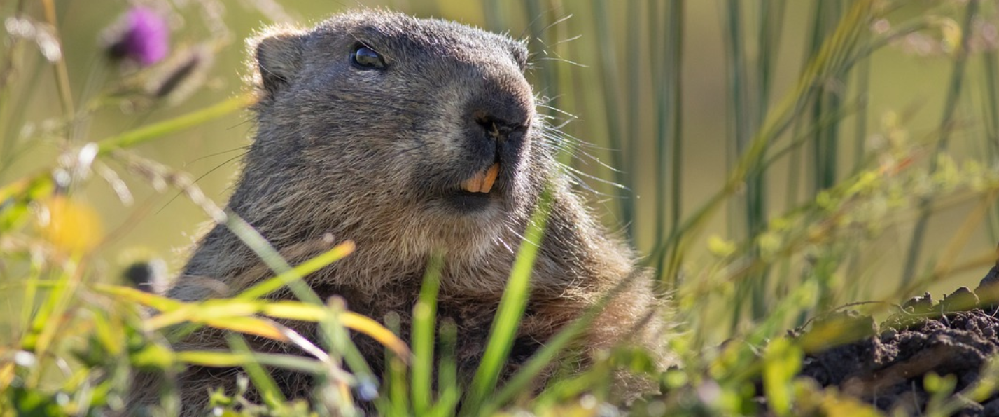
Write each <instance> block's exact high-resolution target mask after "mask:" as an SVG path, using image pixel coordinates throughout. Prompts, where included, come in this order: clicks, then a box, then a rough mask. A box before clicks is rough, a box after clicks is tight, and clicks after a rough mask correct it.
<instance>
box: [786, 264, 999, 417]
mask: <svg viewBox="0 0 999 417" xmlns="http://www.w3.org/2000/svg"><path fill="white" fill-rule="evenodd" d="M995 272H996V271H995V268H994V269H993V271H991V272H990V273H989V275H988V276H986V278H985V279H983V280H982V283H981V284H980V285H979V288H978V289H976V290H975V291H974V292H973V291H971V290H970V289H968V288H965V287H962V288H959V289H957V290H956V291H954V292H953V293H951V294H949V295H947V296H945V297H944V298H943V300H941V301H940V302H937V303H934V302H933V300H932V298H931V297H930V296H929V294H924V295H922V296H917V297H913V298H912V299H910V300H909V301H907V302H906V303H904V304H903V305H902V306H901V308H900V309H899V310H900V311H898V312H897V313H895V314H893V315H892V316H890V317H889V318H887V319H886V320H884V321H883V322H882V323H880V324H875V325H873V328H874V330H875V331H874V332H871V333H868V334H862V335H860V336H859V337H860V339H859V340H858V339H856V337H855V338H854V341H852V342H849V343H845V344H838V345H836V346H832V347H828V348H823V349H821V350H818V351H816V352H814V353H810V354H808V355H806V358H805V361H804V363H803V367H802V371H801V375H802V376H807V377H810V378H812V379H814V380H815V381H816V382H817V383H818V384H819V385H821V386H823V387H836V388H838V389H839V391H840V392H843V393H845V394H848V395H851V396H854V397H857V398H859V399H861V400H864V401H866V402H868V403H870V404H873V405H874V406H876V407H877V408H879V409H881V410H882V411H885V412H893V411H896V410H899V411H904V412H905V413H906V414H908V415H923V413H924V412H925V411H926V407H927V404H928V402H929V400H930V397H931V393H929V392H928V391H927V388H926V387H925V386H924V381H925V378H926V376H927V375H929V374H931V373H935V374H937V375H939V376H947V375H951V376H952V377H953V378H954V382H955V386H954V390H953V394H952V395H951V398H955V399H957V400H959V401H960V402H961V406H960V409H959V411H957V413H956V414H954V415H957V416H999V395H997V394H993V395H992V396H991V397H989V398H986V399H985V400H983V401H980V402H975V401H973V400H971V399H970V398H968V397H967V395H965V393H966V391H965V390H967V389H968V388H969V387H971V386H973V385H974V384H975V383H976V382H978V380H979V377H980V373H981V371H982V368H983V366H985V365H986V362H987V361H988V359H989V358H990V357H993V356H995V355H997V354H999V318H996V313H997V309H999V306H997V301H999V298H997V297H996V296H995V295H997V294H999V291H997V288H996V287H997V286H999V274H996V273H995ZM837 314H840V313H837ZM864 317H865V316H860V317H854V318H852V320H862V319H863V318H864ZM867 319H868V320H870V318H867ZM871 323H873V320H872V321H871ZM814 325H815V324H813V326H814ZM865 333H867V332H865ZM807 334H808V332H803V333H801V334H800V335H796V336H799V337H807ZM855 336H856V334H855Z"/></svg>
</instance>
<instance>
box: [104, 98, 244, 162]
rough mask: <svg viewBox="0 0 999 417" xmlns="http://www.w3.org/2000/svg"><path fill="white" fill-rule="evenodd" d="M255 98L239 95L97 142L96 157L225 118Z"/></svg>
mask: <svg viewBox="0 0 999 417" xmlns="http://www.w3.org/2000/svg"><path fill="white" fill-rule="evenodd" d="M254 100H255V98H254V97H253V96H252V95H249V94H247V95H241V96H236V97H233V98H230V99H228V100H225V101H223V102H221V103H218V104H215V105H213V106H210V107H206V108H204V109H201V110H198V111H194V112H191V113H187V114H185V115H183V116H178V117H175V118H173V119H170V120H164V121H162V122H159V123H154V124H151V125H149V126H143V127H140V128H138V129H135V130H131V131H128V132H125V133H122V134H120V135H117V136H112V137H110V138H107V139H104V140H102V141H100V142H98V155H104V154H106V153H108V152H111V151H113V150H115V149H123V148H129V147H132V146H135V145H138V144H140V143H144V142H148V141H150V140H152V139H156V138H158V137H161V136H163V135H167V134H170V133H174V132H179V131H181V130H184V129H190V128H192V127H194V126H197V125H200V124H203V123H206V122H210V121H212V120H215V119H218V118H219V117H223V116H226V115H228V114H231V113H233V112H235V111H237V110H240V109H243V108H245V107H246V106H248V105H250V104H251V103H253V101H254Z"/></svg>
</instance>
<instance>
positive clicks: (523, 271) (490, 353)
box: [462, 190, 552, 415]
mask: <svg viewBox="0 0 999 417" xmlns="http://www.w3.org/2000/svg"><path fill="white" fill-rule="evenodd" d="M551 204H552V196H551V192H550V191H547V190H546V191H545V192H543V193H542V195H541V197H540V198H539V201H538V206H537V207H536V208H535V210H534V213H533V214H532V215H531V220H530V223H529V224H528V226H527V230H526V231H525V232H524V239H523V241H522V242H521V244H520V248H519V249H518V251H517V259H516V261H514V264H513V269H512V271H511V272H510V280H509V282H507V285H506V289H505V290H504V291H503V296H502V298H501V299H500V304H499V309H498V310H497V312H496V318H495V319H494V320H493V325H492V330H491V331H490V332H489V342H488V344H487V345H486V350H485V353H484V354H483V357H482V362H481V363H480V364H479V367H478V369H476V372H475V376H474V377H473V379H472V385H471V389H470V391H469V395H468V396H467V397H466V398H465V400H464V401H465V403H464V404H462V414H463V415H470V414H469V413H474V412H476V410H478V408H479V406H480V405H481V404H482V403H483V402H484V401H485V399H486V398H487V397H488V396H490V395H491V393H492V392H493V390H494V389H495V387H496V382H497V381H498V380H499V376H500V371H501V370H502V368H503V363H504V362H505V361H506V359H507V357H508V356H509V354H510V349H511V348H512V347H513V341H514V338H515V337H516V333H517V327H518V326H519V324H520V319H521V317H522V316H523V314H524V309H525V308H526V307H527V301H528V298H529V297H530V285H531V271H532V269H533V268H534V260H535V259H536V258H537V255H538V250H539V249H540V245H541V241H542V239H543V238H544V231H545V225H546V224H547V222H548V212H549V210H550V209H551Z"/></svg>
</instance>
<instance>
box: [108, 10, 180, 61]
mask: <svg viewBox="0 0 999 417" xmlns="http://www.w3.org/2000/svg"><path fill="white" fill-rule="evenodd" d="M169 36H170V31H169V30H168V28H167V24H166V21H165V20H164V19H163V17H162V16H160V15H159V14H158V13H156V12H155V11H153V10H151V9H148V8H145V7H134V8H132V9H131V10H129V11H128V13H126V14H125V15H124V16H122V17H121V18H120V19H119V20H118V23H116V24H115V25H113V26H112V27H111V28H109V29H108V30H107V31H106V32H105V36H104V39H105V44H106V48H107V53H108V55H109V56H110V57H111V58H112V59H122V58H129V59H131V60H134V61H136V62H138V63H139V64H140V65H142V66H149V65H152V64H155V63H157V62H159V61H160V60H161V59H163V58H164V57H166V55H167V51H169V49H170V44H169Z"/></svg>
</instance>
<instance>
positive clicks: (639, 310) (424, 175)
mask: <svg viewBox="0 0 999 417" xmlns="http://www.w3.org/2000/svg"><path fill="white" fill-rule="evenodd" d="M249 45H250V52H251V54H252V56H253V57H254V58H255V59H254V60H253V62H252V65H251V66H252V70H253V72H254V75H253V85H254V87H255V89H256V91H257V92H258V102H257V103H256V104H255V106H254V111H255V113H256V119H257V131H256V138H255V140H254V141H253V143H252V145H251V147H250V149H249V152H248V153H247V155H246V157H245V161H244V167H243V170H242V174H241V177H240V178H239V180H238V183H237V185H236V187H235V191H234V194H233V195H232V197H231V199H230V200H229V203H228V208H229V209H230V210H232V211H233V212H235V213H237V214H238V215H240V216H241V217H242V218H244V219H245V220H246V221H248V222H249V223H250V224H251V225H253V227H255V228H256V229H257V230H258V231H259V232H260V233H261V234H262V235H263V236H264V237H266V238H267V240H268V241H269V242H270V243H271V244H272V245H273V246H274V247H275V248H277V249H278V250H279V251H280V252H281V253H282V254H283V255H284V256H285V257H287V259H288V261H289V262H290V263H292V264H297V263H300V262H302V261H304V260H307V259H309V258H311V257H313V256H315V255H318V254H320V253H322V252H324V251H326V250H328V249H329V248H330V247H331V240H330V239H329V237H332V238H333V241H343V240H348V239H349V240H352V241H354V242H355V243H356V248H357V249H356V252H355V253H353V254H352V255H350V256H348V257H347V258H345V259H343V260H340V261H338V262H336V263H334V264H332V265H330V266H328V267H326V268H324V269H322V270H321V271H319V272H316V273H314V274H311V275H310V276H308V277H307V278H306V280H307V282H308V284H309V285H310V286H311V287H312V288H313V289H314V290H315V291H316V292H317V293H318V294H319V295H320V296H321V297H329V296H332V295H338V296H340V297H343V299H345V301H346V303H347V307H348V308H349V309H350V310H352V311H355V312H358V313H361V314H365V315H367V316H369V317H372V318H374V319H376V320H380V319H382V318H383V317H384V316H385V315H386V314H387V313H390V312H394V313H396V314H398V315H399V316H400V317H401V318H402V320H401V324H402V326H401V328H402V329H404V334H403V335H401V336H402V337H403V339H404V340H407V341H408V338H409V335H408V333H406V331H405V329H409V328H410V320H409V318H410V316H411V311H412V308H413V305H414V304H415V302H416V299H417V296H418V294H419V288H420V285H421V283H422V280H423V277H424V272H425V269H426V267H427V262H428V260H429V259H430V257H431V256H433V255H432V254H434V253H438V251H440V250H443V253H445V257H444V263H443V269H442V271H441V275H440V295H439V302H438V319H439V320H453V321H454V322H455V323H456V325H457V330H458V345H457V356H458V357H457V364H458V371H459V374H460V375H461V376H462V377H463V378H470V377H471V375H473V374H474V371H475V369H476V366H477V365H478V362H479V359H480V357H481V355H482V353H483V350H484V347H485V344H486V340H487V337H488V333H489V330H490V325H491V322H492V319H493V315H494V313H495V312H496V310H497V306H498V304H499V300H500V296H501V295H502V293H503V290H504V286H505V284H506V282H507V278H508V276H509V274H510V270H511V266H512V264H513V261H514V258H515V254H516V250H517V247H518V246H519V245H521V241H522V234H523V232H524V230H525V228H526V226H527V224H528V222H529V217H530V215H531V213H532V210H533V209H534V208H535V206H536V204H537V203H538V200H539V195H540V194H541V192H542V190H543V189H544V188H545V187H546V185H548V184H550V187H551V190H552V193H553V194H552V198H553V200H552V208H551V213H550V217H549V220H548V225H547V228H546V232H545V236H544V238H543V240H542V242H541V247H540V251H539V254H538V258H537V261H536V264H535V266H534V272H533V275H532V281H531V283H532V286H531V297H530V301H529V304H528V306H527V310H526V313H525V316H524V319H523V322H522V324H521V327H520V329H519V335H518V338H517V340H516V344H515V346H514V347H513V351H512V353H511V358H510V363H509V364H508V365H507V368H506V371H505V372H504V375H505V376H509V374H510V371H512V370H514V369H516V367H517V365H518V364H520V363H522V362H523V361H524V360H526V359H527V358H528V357H529V356H530V355H531V354H532V353H533V352H534V351H535V350H536V349H537V348H539V347H540V346H542V345H543V344H544V343H545V341H546V340H547V339H548V338H549V337H551V336H552V335H554V334H556V333H557V332H558V331H559V330H561V329H562V328H563V327H564V326H565V325H566V324H568V323H570V322H571V321H572V320H573V319H575V318H577V317H579V316H580V315H581V313H582V312H583V311H584V310H585V309H586V308H587V307H589V306H591V305H593V304H594V303H595V302H596V301H597V300H598V299H599V298H600V296H601V295H602V294H604V293H606V292H607V291H608V290H610V289H611V288H613V287H614V286H615V285H616V284H618V283H620V282H621V281H622V280H624V279H626V278H628V277H630V276H632V275H635V274H638V275H641V276H639V277H637V278H635V279H634V280H633V284H631V285H630V286H629V287H628V288H626V289H625V290H624V292H623V293H622V295H620V296H618V297H616V299H615V300H614V301H612V302H611V303H610V305H609V307H608V308H606V310H605V311H604V312H603V313H602V315H601V316H599V318H598V319H597V320H596V322H595V323H594V324H593V325H592V326H591V327H590V328H589V329H588V331H587V332H586V334H585V335H584V336H583V338H584V339H583V340H582V341H580V343H579V346H580V347H581V349H583V350H585V352H584V353H591V352H593V351H595V350H597V349H601V348H605V347H609V346H611V345H613V344H615V343H619V342H621V341H622V338H623V337H625V336H626V335H631V333H633V327H634V326H638V325H641V323H639V321H640V320H642V318H643V317H648V316H649V314H648V313H649V312H650V310H652V309H655V308H656V306H658V305H659V303H660V301H658V300H657V297H655V296H654V295H653V292H652V290H651V283H650V279H649V277H648V274H647V273H645V272H644V271H641V270H636V267H635V256H634V254H633V252H632V251H631V250H630V249H629V248H628V247H627V246H626V245H625V244H624V243H622V242H621V241H620V240H619V239H617V238H615V237H613V236H612V234H610V233H608V231H606V230H605V229H604V228H602V227H601V226H600V225H599V224H598V222H597V221H596V219H594V216H593V215H592V214H590V212H589V211H588V210H587V209H586V208H585V207H584V204H583V199H582V198H581V197H580V196H578V195H577V194H575V192H574V191H573V190H572V187H571V181H570V177H569V176H568V175H567V174H566V172H565V170H564V167H561V166H560V165H559V164H558V163H557V162H556V160H555V154H556V152H557V150H558V149H559V147H560V146H562V145H564V144H563V143H561V142H562V141H564V140H565V139H564V138H563V136H562V135H560V134H559V133H558V132H557V131H554V130H553V129H552V128H551V127H549V126H546V125H545V123H544V120H543V118H542V117H540V116H539V115H538V114H537V113H536V112H535V106H536V99H535V97H534V95H533V92H532V89H531V86H530V85H529V84H528V82H527V80H526V79H525V76H524V71H525V69H526V68H527V65H528V52H527V49H526V47H525V45H524V43H522V42H518V41H515V40H513V39H511V38H509V37H507V36H503V35H498V34H493V33H488V32H485V31H482V30H479V29H475V28H471V27H468V26H464V25H461V24H457V23H454V22H449V21H443V20H434V19H417V18H413V17H409V16H406V15H403V14H397V13H390V12H385V11H374V10H363V11H357V12H352V13H348V14H342V15H338V16H335V17H333V18H331V19H329V20H326V21H324V22H322V23H320V24H318V25H317V26H315V27H314V28H311V29H295V28H289V27H281V28H275V29H270V30H267V31H265V32H264V33H263V34H262V35H261V36H259V37H257V38H256V39H255V40H254V41H251V42H249ZM272 276H273V272H272V271H271V270H270V269H268V268H267V267H266V266H264V265H263V263H261V261H260V260H259V259H258V257H257V256H256V255H255V254H254V253H253V252H252V251H251V250H250V249H249V248H247V247H246V246H245V245H244V244H243V243H242V242H241V241H240V240H239V239H238V238H237V237H236V236H235V235H233V234H232V233H231V232H229V231H228V230H227V229H226V228H225V227H223V226H215V227H214V229H212V230H210V231H209V232H208V233H207V234H206V235H205V236H204V237H203V238H202V239H201V240H200V242H199V243H198V244H197V246H196V248H195V250H194V253H193V256H192V257H191V258H190V260H189V262H188V263H187V265H186V267H185V268H184V270H183V273H182V275H181V276H180V277H179V278H178V280H177V282H176V283H175V284H174V286H173V288H172V289H170V290H169V296H170V297H172V298H176V299H180V300H188V301H190V300H200V299H205V298H211V297H218V296H224V295H226V294H216V293H213V292H212V291H211V290H210V289H209V286H205V285H203V283H204V281H205V279H206V278H210V279H215V280H218V281H220V282H221V283H223V284H224V285H225V286H226V287H227V288H228V291H229V294H235V293H237V292H239V291H240V290H243V289H246V288H247V287H249V286H250V285H252V284H255V283H257V282H260V281H261V280H263V279H267V278H270V277H272ZM281 296H283V297H291V295H290V294H288V293H284V294H283V295H281ZM658 320H659V318H657V317H655V315H654V314H653V318H652V321H653V323H652V324H653V325H655V324H656V323H657V322H658ZM651 327H655V326H651ZM314 328H315V324H312V323H305V324H301V323H300V324H299V325H298V326H297V327H296V329H297V330H299V331H300V332H301V333H303V334H305V335H307V336H311V335H313V334H314V331H315V330H314ZM649 333H650V332H643V331H639V332H638V335H637V336H635V337H634V339H635V340H636V341H637V342H639V343H641V344H645V345H646V346H651V347H654V348H655V345H657V344H661V341H657V340H653V339H654V337H652V336H651V335H650V334H649ZM355 341H356V342H357V344H358V347H359V348H360V349H361V351H362V353H363V354H364V355H365V357H366V359H368V360H369V361H370V362H371V364H372V366H373V368H374V371H375V372H376V374H378V375H380V374H381V372H382V371H383V369H382V368H383V362H384V360H383V357H384V348H383V347H382V346H380V345H378V344H377V343H375V342H374V341H371V340H369V339H367V338H366V337H363V336H356V337H355ZM225 347H226V342H225V339H224V337H223V336H222V333H221V331H218V330H213V329H203V330H202V331H200V332H198V333H195V334H194V335H192V336H190V337H188V338H187V339H186V340H185V341H184V342H182V343H181V345H180V346H177V348H178V349H191V348H195V349H205V348H225ZM254 348H257V349H268V350H270V351H271V352H274V351H280V352H295V353H300V352H297V348H294V347H291V346H278V345H277V344H265V343H260V344H259V345H255V346H254ZM656 349H658V348H656ZM237 371H239V369H231V370H228V371H227V370H219V369H206V368H198V367H193V368H191V369H188V370H187V371H185V372H184V373H182V374H181V375H180V380H179V381H178V384H179V389H180V392H181V398H182V402H183V409H184V412H183V415H190V414H194V413H196V412H198V411H200V410H204V406H205V404H206V402H207V400H208V396H207V392H208V388H210V387H213V386H222V387H226V388H227V389H229V390H230V391H229V392H232V391H231V390H232V389H233V387H234V386H235V381H236V377H235V373H236V372H237ZM276 379H277V380H278V381H279V383H280V384H282V385H283V386H282V389H284V390H286V391H287V394H288V395H289V396H290V397H301V396H305V395H308V394H309V392H310V388H311V378H309V377H307V376H304V375H297V374H294V375H289V374H288V373H282V374H281V375H280V377H279V378H276ZM148 383H149V381H145V382H143V381H139V384H138V385H139V386H142V385H143V384H148ZM139 391H140V394H139V397H143V396H145V397H150V396H151V395H153V394H154V392H151V391H155V390H153V389H150V388H148V387H147V388H146V389H145V392H143V388H139ZM145 400H146V401H148V398H146V399H145ZM136 401H137V402H142V401H143V399H142V398H139V399H137V400H136Z"/></svg>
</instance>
